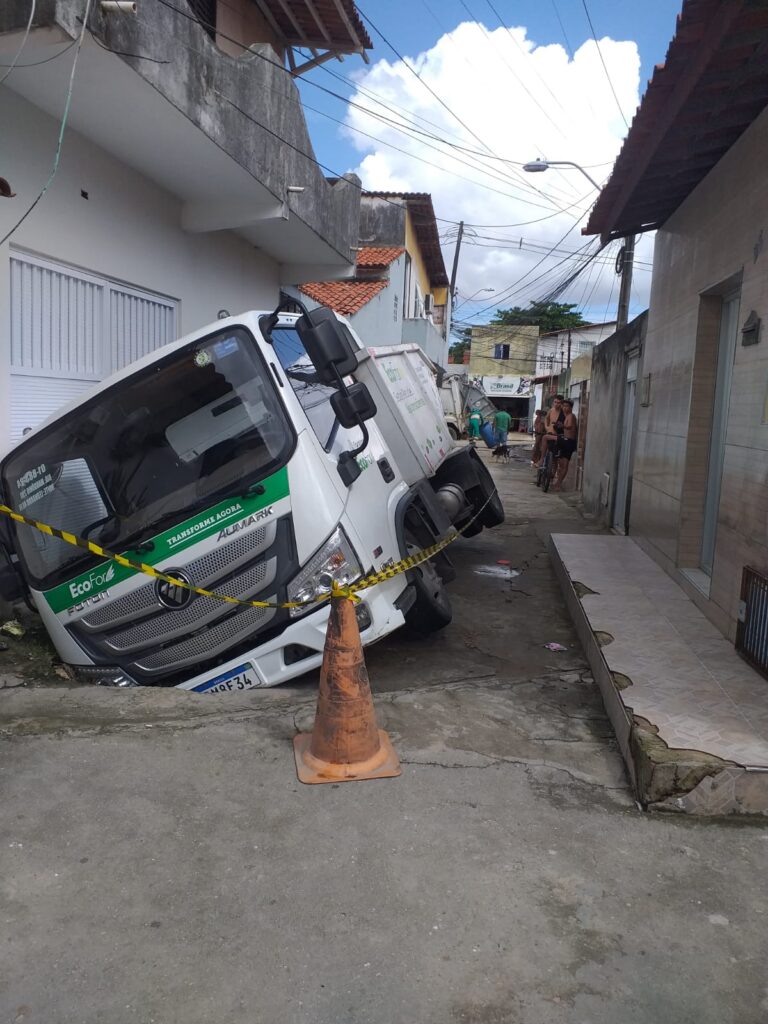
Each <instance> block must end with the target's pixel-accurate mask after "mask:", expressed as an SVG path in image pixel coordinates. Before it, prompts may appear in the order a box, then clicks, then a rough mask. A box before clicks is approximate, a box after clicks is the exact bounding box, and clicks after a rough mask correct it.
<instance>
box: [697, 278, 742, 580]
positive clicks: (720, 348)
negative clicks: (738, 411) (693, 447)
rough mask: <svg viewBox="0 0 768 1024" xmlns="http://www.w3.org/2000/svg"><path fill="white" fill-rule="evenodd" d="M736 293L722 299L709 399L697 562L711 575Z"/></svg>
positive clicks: (733, 347) (735, 324)
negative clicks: (707, 443) (710, 409)
mask: <svg viewBox="0 0 768 1024" xmlns="http://www.w3.org/2000/svg"><path fill="white" fill-rule="evenodd" d="M738 317H739V293H738V292H732V293H731V294H730V295H727V296H725V297H724V298H723V304H722V310H721V314H720V333H719V337H718V343H717V356H716V358H717V369H716V371H715V390H714V395H713V400H712V432H711V435H710V442H709V458H708V460H707V486H706V491H705V495H704V518H703V522H702V534H701V556H700V559H699V565H700V566H701V569H702V570H703V571H704V572H705V573H706V574H707V576H711V575H712V563H713V562H714V558H715V540H716V537H717V517H718V511H719V508H720V490H721V485H722V478H723V461H724V458H725V435H726V431H727V428H728V408H729V405H730V397H731V380H732V378H733V360H734V357H735V354H736V335H737V333H738Z"/></svg>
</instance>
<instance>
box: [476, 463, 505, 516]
mask: <svg viewBox="0 0 768 1024" xmlns="http://www.w3.org/2000/svg"><path fill="white" fill-rule="evenodd" d="M478 463H479V465H478V476H479V477H480V482H479V484H478V486H477V487H476V488H474V492H473V494H472V504H473V506H474V508H475V512H477V510H478V509H479V508H483V505H485V508H483V511H482V512H481V513H480V516H479V519H478V522H480V523H481V524H482V525H483V526H487V527H493V526H501V524H502V523H503V522H504V506H503V505H502V503H501V498H500V497H499V492H498V491H497V490H496V484H495V483H494V482H493V477H492V476H491V474H490V473H489V472H488V469H487V467H486V466H485V465H484V464H483V463H482V462H480V460H479V459H478ZM489 499H490V500H489ZM486 502H487V504H486Z"/></svg>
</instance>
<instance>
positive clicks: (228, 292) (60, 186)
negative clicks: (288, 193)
mask: <svg viewBox="0 0 768 1024" xmlns="http://www.w3.org/2000/svg"><path fill="white" fill-rule="evenodd" d="M57 132H58V123H57V122H55V121H54V120H53V119H52V118H50V117H48V115H47V114H44V113H42V112H41V111H40V110H38V109H37V108H36V107H33V106H32V105H31V104H29V103H27V102H26V101H25V100H22V99H20V98H19V97H18V96H16V95H14V94H13V93H11V92H10V91H9V90H7V89H0V137H1V138H2V139H3V161H4V162H3V177H7V178H8V180H9V181H10V182H11V183H13V184H15V185H16V186H18V191H19V193H20V195H19V197H17V198H16V199H3V200H2V204H3V205H2V208H0V214H2V219H0V227H2V228H4V229H6V230H7V228H8V227H10V226H11V224H12V223H13V222H14V221H15V220H16V219H18V216H20V214H21V213H22V212H23V210H24V209H25V205H26V204H25V200H26V198H27V196H26V193H25V192H23V190H22V188H21V186H22V185H26V186H28V185H29V183H32V188H33V194H34V192H36V191H37V189H39V187H40V184H41V183H42V182H44V181H45V179H46V177H47V176H48V174H49V173H50V168H51V160H52V156H53V153H54V151H55V148H56V136H57ZM81 190H84V191H86V192H87V193H88V199H84V198H82V197H81V194H80V193H81ZM180 213H181V204H180V202H179V201H178V200H177V199H176V198H175V197H174V196H172V195H169V194H168V193H167V192H165V191H163V190H162V189H161V188H159V187H158V186H157V185H155V184H153V183H152V182H150V181H149V180H148V179H146V178H144V177H142V175H140V174H138V173H137V172H136V171H134V170H131V169H130V168H128V167H126V166H124V165H123V164H120V163H119V162H118V161H116V160H115V159H114V158H112V157H111V156H109V155H108V154H107V153H105V152H104V151H103V150H101V149H99V148H98V147H97V146H95V145H93V144H92V143H90V142H88V141H87V140H85V139H83V138H82V136H80V135H78V134H77V133H76V132H74V131H70V132H68V133H67V137H66V140H65V144H64V149H63V153H62V158H61V164H60V167H59V171H58V173H57V175H56V177H55V179H54V181H53V184H52V185H51V187H50V189H49V190H48V192H47V193H46V195H45V196H44V197H43V199H42V200H41V202H40V203H39V204H38V206H37V207H36V209H35V210H34V211H33V212H32V214H31V215H30V216H29V217H28V218H27V219H26V221H25V222H24V223H23V224H22V226H21V227H20V228H19V229H18V231H16V233H15V234H14V236H13V239H12V242H13V245H14V247H16V248H19V249H22V250H26V251H29V252H32V253H34V254H36V255H39V256H45V257H48V258H50V259H52V260H56V261H59V262H62V263H68V264H71V265H73V266H75V267H77V268H79V269H81V270H87V271H93V272H95V273H97V274H100V275H104V276H106V277H111V278H114V279H116V280H118V281H121V282H124V283H126V284H130V285H134V286H136V287H138V288H142V289H149V290H151V291H155V292H160V293H161V294H163V295H168V296H170V297H172V298H175V299H177V300H179V304H180V310H179V318H180V319H179V326H180V333H182V334H183V333H186V332H188V331H191V330H193V329H194V328H197V327H201V326H203V325H204V324H206V323H209V322H211V321H213V320H215V319H216V314H217V312H218V310H220V309H222V308H224V309H228V310H229V311H230V312H231V313H237V312H241V311H243V310H245V309H259V308H262V309H264V308H266V309H269V308H271V307H273V306H274V305H275V303H276V300H277V298H278V296H279V275H278V266H277V264H276V263H274V262H272V261H271V260H268V259H267V258H266V257H265V256H264V255H263V254H262V253H260V252H258V251H257V250H256V249H254V248H253V246H251V245H249V244H248V243H247V242H245V241H244V240H243V239H241V238H239V237H238V236H236V235H234V234H232V233H231V232H228V231H221V232H216V233H211V234H204V235H202V234H197V235H191V234H188V233H187V232H185V231H183V230H182V228H181V226H180ZM2 233H4V231H3V232H0V234H2ZM9 251H10V248H9V245H8V243H6V244H5V245H4V246H2V247H0V444H4V442H5V439H6V438H7V437H8V407H9V398H8V394H9V393H8V367H9V359H10V354H9V348H10V296H9V270H8V261H9Z"/></svg>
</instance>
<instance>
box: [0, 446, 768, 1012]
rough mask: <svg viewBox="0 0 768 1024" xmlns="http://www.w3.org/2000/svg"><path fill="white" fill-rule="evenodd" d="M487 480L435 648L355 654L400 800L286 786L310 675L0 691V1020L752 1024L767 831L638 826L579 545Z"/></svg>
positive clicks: (459, 548)
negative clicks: (498, 510)
mask: <svg viewBox="0 0 768 1024" xmlns="http://www.w3.org/2000/svg"><path fill="white" fill-rule="evenodd" d="M497 476H498V477H499V480H500V485H501V488H502V490H503V492H504V496H505V500H506V503H507V508H508V521H507V523H506V525H505V526H504V527H502V528H499V529H497V530H495V531H491V532H486V533H483V534H482V535H480V536H479V537H476V538H473V539H472V540H467V541H461V542H459V543H457V544H456V545H454V549H453V556H454V558H455V561H456V564H457V567H458V569H459V579H458V580H457V582H456V584H455V585H454V586H453V595H454V608H455V618H454V622H453V624H452V625H451V626H450V627H449V628H448V629H447V630H446V631H444V632H443V633H442V634H440V635H439V636H435V637H433V638H432V639H431V640H430V641H428V642H426V643H425V642H423V641H420V640H418V639H417V638H415V637H412V636H408V635H407V634H406V633H404V632H401V633H400V634H398V635H395V636H393V637H390V638H389V639H388V640H387V641H385V642H383V643H381V644H380V645H378V647H376V648H374V649H371V650H370V651H369V652H368V666H369V671H370V675H371V678H372V682H373V686H374V689H375V690H376V691H377V692H376V699H377V706H378V709H379V713H380V718H381V720H382V724H383V726H384V727H385V728H387V729H388V730H389V732H390V734H391V736H392V739H393V740H394V742H395V745H396V748H397V750H398V751H399V753H400V755H401V757H402V761H403V775H402V777H401V778H399V779H395V780H387V781H379V782H364V783H349V784H344V785H341V786H318V787H307V786H302V785H300V784H299V783H298V782H297V781H296V776H295V770H294V765H293V758H292V750H291V738H292V737H293V735H294V734H295V732H296V730H297V729H304V728H306V727H308V726H309V724H310V722H311V719H312V715H313V710H314V708H313V696H314V681H313V680H303V681H300V682H299V683H298V684H296V685H293V686H291V687H289V688H284V689H283V690H277V691H270V692H262V693H251V694H248V695H245V696H240V697H238V696H235V695H226V696H221V697H219V698H212V697H202V696H196V695H190V694H184V693H180V692H177V691H163V692H156V691H147V690H143V691H132V692H131V691H129V692H123V691H103V690H97V689H90V690H84V689H67V688H65V687H60V688H47V689H45V688H42V689H35V688H30V687H23V688H15V689H12V690H4V691H2V692H0V714H2V728H3V734H4V737H5V738H4V739H3V741H2V743H1V744H0V766H1V771H0V784H1V785H2V818H3V827H2V840H1V841H0V885H1V886H2V890H1V891H2V906H1V914H2V918H1V919H2V929H1V932H0V941H2V956H1V957H0V1022H3V1024H5V1022H8V1024H22V1022H23V1024H56V1022H67V1024H70V1022H78V1024H96V1022H104V1024H129V1022H130V1024H134V1022H135V1024H152V1022H155V1024H177V1022H178V1024H211V1022H222V1024H453V1022H467V1024H689V1022H690V1024H758V1022H765V1021H768V989H767V988H766V985H768V976H767V974H766V952H767V951H768V940H767V939H766V934H767V932H768V929H767V928H766V925H768V921H767V920H766V910H767V909H768V899H767V898H766V892H767V890H766V881H765V878H766V865H767V864H768V823H766V822H764V821H752V822H750V821H746V822H745V821H738V822H737V821H702V820H691V819H690V818H683V817H672V816H666V817H665V816H655V817H652V816H647V815H644V814H642V813H641V812H639V811H638V809H637V808H636V806H635V803H634V800H633V798H632V794H631V793H630V791H629V789H628V787H627V783H626V778H625V775H624V769H623V765H622V762H621V759H620V757H619V755H618V754H617V752H616V749H615V746H614V743H613V741H612V734H611V730H610V728H609V726H608V723H607V720H606V718H605V716H604V714H603V711H602V707H601V704H600V699H599V695H598V694H597V691H596V689H595V687H594V685H593V683H592V681H591V678H590V677H589V674H588V670H587V666H586V664H585V662H584V660H583V657H582V655H581V653H580V651H579V649H578V648H577V647H576V646H575V643H576V640H575V635H574V632H573V630H572V628H571V625H570V623H569V621H568V620H567V618H566V614H565V609H564V607H563V604H562V602H561V600H560V597H559V593H558V590H557V586H556V583H555V580H554V578H553V576H552V573H551V569H550V566H549V561H548V557H547V554H546V550H545V541H546V536H547V533H548V531H549V530H550V529H552V530H556V531H559V532H563V531H568V530H583V529H588V528H589V525H588V524H585V523H584V522H583V521H582V520H581V519H580V517H579V516H578V514H577V513H576V512H575V511H574V510H573V509H572V507H571V506H569V505H568V504H566V503H565V502H564V501H563V500H561V499H560V498H559V497H557V496H556V495H553V494H550V495H542V494H540V493H539V492H537V491H536V489H535V488H534V487H533V486H532V485H531V482H530V474H529V471H528V468H527V467H526V466H525V464H524V463H523V462H522V461H518V462H516V463H513V464H512V465H510V466H505V467H503V468H501V469H499V470H498V472H497ZM499 560H505V561H508V562H509V563H510V565H509V566H508V567H502V566H499V565H498V562H499ZM504 568H507V569H515V570H519V575H512V573H510V572H508V571H507V572H499V571H498V570H500V569H504ZM550 640H553V641H557V642H558V643H561V644H562V645H564V646H565V647H566V648H567V650H566V651H564V652H560V653H555V652H550V651H548V650H546V649H545V648H544V647H543V644H544V643H545V642H547V641H550Z"/></svg>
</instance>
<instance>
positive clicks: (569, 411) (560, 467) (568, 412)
mask: <svg viewBox="0 0 768 1024" xmlns="http://www.w3.org/2000/svg"><path fill="white" fill-rule="evenodd" d="M563 412H564V413H565V419H564V420H563V433H562V435H561V437H560V439H559V441H558V444H557V446H556V447H555V454H556V455H557V457H558V460H557V479H556V480H555V488H554V489H555V490H556V491H559V490H560V488H561V487H562V485H563V480H565V476H566V474H567V472H568V467H569V466H570V464H571V456H572V455H573V453H574V452H575V451H576V438H577V437H578V436H579V421H578V419H577V418H576V416H575V415H574V413H573V402H572V401H571V400H570V398H565V399H563Z"/></svg>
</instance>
